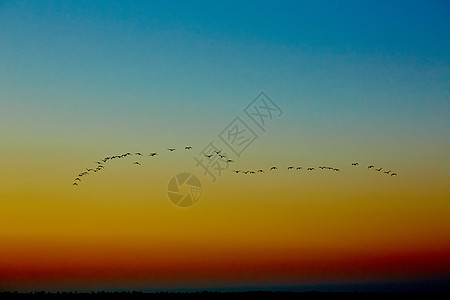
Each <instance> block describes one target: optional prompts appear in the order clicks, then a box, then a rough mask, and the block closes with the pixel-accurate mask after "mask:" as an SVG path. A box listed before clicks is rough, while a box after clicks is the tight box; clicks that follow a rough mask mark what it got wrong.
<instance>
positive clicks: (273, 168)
mask: <svg viewBox="0 0 450 300" xmlns="http://www.w3.org/2000/svg"><path fill="white" fill-rule="evenodd" d="M270 170H271V171H272V170H278V168H277V167H272V168H270Z"/></svg>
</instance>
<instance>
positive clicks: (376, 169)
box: [375, 168, 383, 172]
mask: <svg viewBox="0 0 450 300" xmlns="http://www.w3.org/2000/svg"><path fill="white" fill-rule="evenodd" d="M381 169H383V168H379V169H375V171H378V172H380V171H381Z"/></svg>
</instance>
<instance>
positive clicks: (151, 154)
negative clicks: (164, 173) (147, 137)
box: [148, 152, 158, 156]
mask: <svg viewBox="0 0 450 300" xmlns="http://www.w3.org/2000/svg"><path fill="white" fill-rule="evenodd" d="M156 155H158V153H156V152H152V153H150V154H149V155H148V156H156Z"/></svg>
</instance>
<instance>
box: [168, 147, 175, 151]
mask: <svg viewBox="0 0 450 300" xmlns="http://www.w3.org/2000/svg"><path fill="white" fill-rule="evenodd" d="M167 150H169V151H170V152H172V151H175V148H167Z"/></svg>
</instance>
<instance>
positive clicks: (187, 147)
mask: <svg viewBox="0 0 450 300" xmlns="http://www.w3.org/2000/svg"><path fill="white" fill-rule="evenodd" d="M184 149H185V150H191V149H192V147H191V146H186V147H184Z"/></svg>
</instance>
